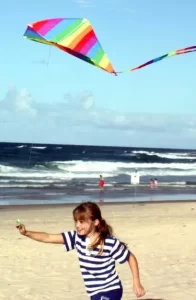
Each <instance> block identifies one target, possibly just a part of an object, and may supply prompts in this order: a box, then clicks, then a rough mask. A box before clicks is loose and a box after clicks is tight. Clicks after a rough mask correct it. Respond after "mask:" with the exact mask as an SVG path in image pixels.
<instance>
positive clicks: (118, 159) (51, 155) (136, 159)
mask: <svg viewBox="0 0 196 300" xmlns="http://www.w3.org/2000/svg"><path fill="white" fill-rule="evenodd" d="M135 170H137V172H138V174H139V175H140V184H139V185H138V186H133V185H130V176H131V174H132V173H133V172H135ZM99 175H102V176H103V177H104V180H105V191H104V193H103V194H101V195H100V192H99V189H98V181H99ZM151 178H157V179H158V183H159V184H158V188H157V189H156V191H155V190H152V189H150V187H149V180H150V179H151ZM195 187H196V150H186V149H163V148H137V147H106V146H87V145H57V144H27V143H0V205H10V204H32V203H39V204H44V203H47V204H48V203H64V202H69V203H72V202H78V201H79V202H80V201H83V200H84V201H85V200H89V199H97V200H100V198H101V200H102V201H108V202H109V201H113V200H114V199H118V200H119V199H121V200H122V201H138V200H142V199H143V200H144V201H145V200H146V201H153V200H157V199H158V200H161V199H167V198H168V195H170V198H172V197H173V199H178V200H180V199H181V200H184V198H186V199H191V198H192V199H196V197H195ZM187 195H188V196H187ZM121 200H120V201H121Z"/></svg>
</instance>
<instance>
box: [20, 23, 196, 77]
mask: <svg viewBox="0 0 196 300" xmlns="http://www.w3.org/2000/svg"><path fill="white" fill-rule="evenodd" d="M24 37H25V38H27V39H29V40H32V41H35V42H39V43H43V44H47V45H51V46H55V47H57V48H59V49H60V50H62V51H65V52H67V53H69V54H71V55H73V56H75V57H77V58H79V59H82V60H84V61H85V62H87V63H90V64H92V65H94V66H96V67H98V68H101V69H103V70H104V71H106V72H108V73H111V74H114V75H117V74H118V73H124V72H132V71H136V70H138V69H141V68H143V67H146V66H148V65H150V64H152V63H155V62H158V61H160V60H162V59H165V58H168V57H170V56H175V55H180V54H185V53H190V52H194V51H196V46H191V47H187V48H183V49H179V50H176V51H172V52H169V53H167V54H164V55H162V56H159V57H157V58H155V59H152V60H150V61H148V62H146V63H144V64H142V65H140V66H138V67H135V68H132V69H129V70H125V71H121V72H116V71H115V70H114V68H113V66H112V64H111V62H110V61H109V58H108V57H107V55H106V54H105V52H104V50H103V48H102V46H101V44H100V42H99V40H98V38H97V36H96V34H95V32H94V30H93V28H92V26H91V24H90V22H89V21H88V20H87V19H85V18H56V19H48V20H42V21H38V22H34V23H32V24H28V26H27V29H26V31H25V33H24Z"/></svg>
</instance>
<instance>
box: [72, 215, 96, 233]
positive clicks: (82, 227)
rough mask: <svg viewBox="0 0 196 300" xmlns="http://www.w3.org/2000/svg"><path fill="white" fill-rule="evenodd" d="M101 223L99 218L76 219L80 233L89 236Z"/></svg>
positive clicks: (76, 225)
mask: <svg viewBox="0 0 196 300" xmlns="http://www.w3.org/2000/svg"><path fill="white" fill-rule="evenodd" d="M98 224H99V221H98V220H95V221H92V220H90V219H86V220H75V227H76V230H77V233H78V234H79V235H84V236H88V235H91V234H92V233H94V232H95V229H96V226H97V225H98Z"/></svg>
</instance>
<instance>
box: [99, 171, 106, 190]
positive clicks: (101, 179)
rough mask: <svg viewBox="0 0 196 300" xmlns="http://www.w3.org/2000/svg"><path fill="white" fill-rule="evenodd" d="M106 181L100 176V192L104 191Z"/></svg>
mask: <svg viewBox="0 0 196 300" xmlns="http://www.w3.org/2000/svg"><path fill="white" fill-rule="evenodd" d="M104 184H105V182H104V179H103V176H102V175H100V180H99V189H100V192H102V191H103V190H104Z"/></svg>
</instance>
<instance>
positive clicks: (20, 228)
mask: <svg viewBox="0 0 196 300" xmlns="http://www.w3.org/2000/svg"><path fill="white" fill-rule="evenodd" d="M16 228H18V230H19V232H20V233H21V234H22V235H26V232H27V231H26V228H25V226H24V225H23V224H16Z"/></svg>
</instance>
